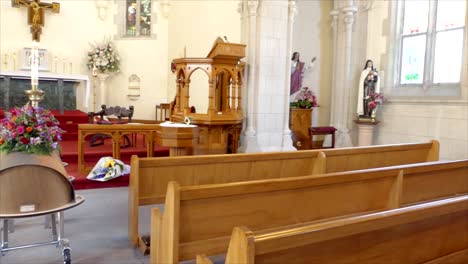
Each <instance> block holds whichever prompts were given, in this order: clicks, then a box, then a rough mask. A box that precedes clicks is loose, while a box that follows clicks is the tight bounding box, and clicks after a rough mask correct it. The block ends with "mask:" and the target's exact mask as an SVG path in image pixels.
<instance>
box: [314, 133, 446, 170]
mask: <svg viewBox="0 0 468 264" xmlns="http://www.w3.org/2000/svg"><path fill="white" fill-rule="evenodd" d="M322 151H323V152H324V153H325V156H326V169H325V173H332V172H340V171H352V170H362V169H369V168H378V167H388V166H396V165H403V164H411V163H420V162H429V161H437V160H439V142H438V141H437V140H432V141H431V142H429V143H409V144H395V145H381V146H366V147H353V148H339V149H324V150H322Z"/></svg>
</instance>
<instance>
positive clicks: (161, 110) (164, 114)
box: [155, 103, 171, 121]
mask: <svg viewBox="0 0 468 264" xmlns="http://www.w3.org/2000/svg"><path fill="white" fill-rule="evenodd" d="M155 116H156V120H157V121H168V120H169V118H170V116H171V104H169V103H161V104H159V105H156V114H155Z"/></svg>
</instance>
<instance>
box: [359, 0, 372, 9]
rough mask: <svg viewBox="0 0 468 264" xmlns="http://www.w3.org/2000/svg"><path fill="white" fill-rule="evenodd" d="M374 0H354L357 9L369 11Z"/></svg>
mask: <svg viewBox="0 0 468 264" xmlns="http://www.w3.org/2000/svg"><path fill="white" fill-rule="evenodd" d="M374 1H375V0H356V4H357V6H358V9H359V11H369V9H371V8H372V5H373V4H374Z"/></svg>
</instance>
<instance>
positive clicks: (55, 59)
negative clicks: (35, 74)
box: [54, 56, 58, 73]
mask: <svg viewBox="0 0 468 264" xmlns="http://www.w3.org/2000/svg"><path fill="white" fill-rule="evenodd" d="M57 63H58V57H57V56H54V72H55V73H57Z"/></svg>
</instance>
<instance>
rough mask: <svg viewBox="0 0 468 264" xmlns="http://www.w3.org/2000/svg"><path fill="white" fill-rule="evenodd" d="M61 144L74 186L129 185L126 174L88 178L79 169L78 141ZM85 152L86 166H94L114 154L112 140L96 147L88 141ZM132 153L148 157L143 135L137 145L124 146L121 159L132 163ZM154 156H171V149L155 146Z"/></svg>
mask: <svg viewBox="0 0 468 264" xmlns="http://www.w3.org/2000/svg"><path fill="white" fill-rule="evenodd" d="M60 146H61V149H62V155H61V156H62V160H63V161H65V162H68V163H69V165H68V166H67V167H65V169H66V170H67V172H68V174H69V175H70V176H73V177H75V180H74V181H73V186H74V187H75V189H76V190H80V189H94V188H110V187H122V186H128V182H129V178H128V177H129V176H128V175H124V176H121V177H118V178H116V179H113V180H110V181H106V182H99V181H91V180H88V179H86V176H88V174H81V173H79V171H78V164H77V162H78V152H77V150H78V142H77V141H62V142H60ZM84 153H85V162H86V166H88V167H93V166H94V165H95V164H96V162H97V161H98V160H99V159H100V158H101V157H105V156H112V145H111V140H110V139H106V140H105V144H104V145H102V146H96V147H90V146H89V144H88V142H86V144H85V147H84ZM132 155H138V156H139V157H146V148H145V146H143V138H142V137H141V136H139V137H138V140H137V145H136V146H135V147H129V148H124V149H122V150H121V160H122V161H123V162H124V163H125V164H130V159H131V156H132ZM154 156H155V157H167V156H169V149H168V148H167V147H161V146H155V148H154Z"/></svg>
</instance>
